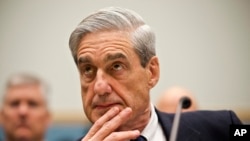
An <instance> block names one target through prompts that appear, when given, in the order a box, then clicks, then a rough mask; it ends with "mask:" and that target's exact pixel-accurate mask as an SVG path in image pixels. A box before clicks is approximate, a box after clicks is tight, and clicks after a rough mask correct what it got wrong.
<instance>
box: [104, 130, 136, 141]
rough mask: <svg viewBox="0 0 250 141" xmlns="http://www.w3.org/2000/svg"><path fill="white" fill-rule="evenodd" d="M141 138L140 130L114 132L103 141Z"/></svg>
mask: <svg viewBox="0 0 250 141" xmlns="http://www.w3.org/2000/svg"><path fill="white" fill-rule="evenodd" d="M139 136H140V131H139V130H133V131H121V132H113V133H111V134H110V135H109V136H108V137H106V138H105V139H104V140H103V141H127V140H132V139H136V138H137V137H139Z"/></svg>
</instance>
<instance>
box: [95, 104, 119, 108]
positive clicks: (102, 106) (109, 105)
mask: <svg viewBox="0 0 250 141" xmlns="http://www.w3.org/2000/svg"><path fill="white" fill-rule="evenodd" d="M118 104H119V103H107V104H97V105H95V106H94V107H95V108H97V109H106V108H111V107H113V106H115V105H118Z"/></svg>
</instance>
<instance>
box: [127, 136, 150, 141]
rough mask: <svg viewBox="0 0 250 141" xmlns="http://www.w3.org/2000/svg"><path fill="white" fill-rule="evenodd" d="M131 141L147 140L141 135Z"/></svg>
mask: <svg viewBox="0 0 250 141" xmlns="http://www.w3.org/2000/svg"><path fill="white" fill-rule="evenodd" d="M131 141H147V139H146V138H145V137H143V136H139V137H138V138H137V139H135V140H131Z"/></svg>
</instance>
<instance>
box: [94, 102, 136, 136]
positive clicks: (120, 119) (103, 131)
mask: <svg viewBox="0 0 250 141" xmlns="http://www.w3.org/2000/svg"><path fill="white" fill-rule="evenodd" d="M131 113H132V109H131V108H129V107H127V108H125V109H124V110H122V111H121V112H120V113H119V114H118V115H117V116H115V117H113V118H112V119H111V120H109V121H107V122H106V123H105V124H103V126H102V127H101V128H100V129H99V130H98V131H97V133H96V134H95V135H94V136H93V139H94V140H97V141H98V140H103V139H104V138H106V137H107V136H109V135H110V134H111V133H112V132H114V131H115V130H116V129H117V128H118V127H119V126H120V125H121V124H122V123H124V122H125V121H127V120H128V117H129V116H130V115H131Z"/></svg>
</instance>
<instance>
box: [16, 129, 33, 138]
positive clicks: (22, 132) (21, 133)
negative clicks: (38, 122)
mask: <svg viewBox="0 0 250 141" xmlns="http://www.w3.org/2000/svg"><path fill="white" fill-rule="evenodd" d="M15 136H16V137H17V138H18V139H20V140H29V139H31V138H32V133H31V131H30V130H28V129H19V130H17V131H16V133H15Z"/></svg>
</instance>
